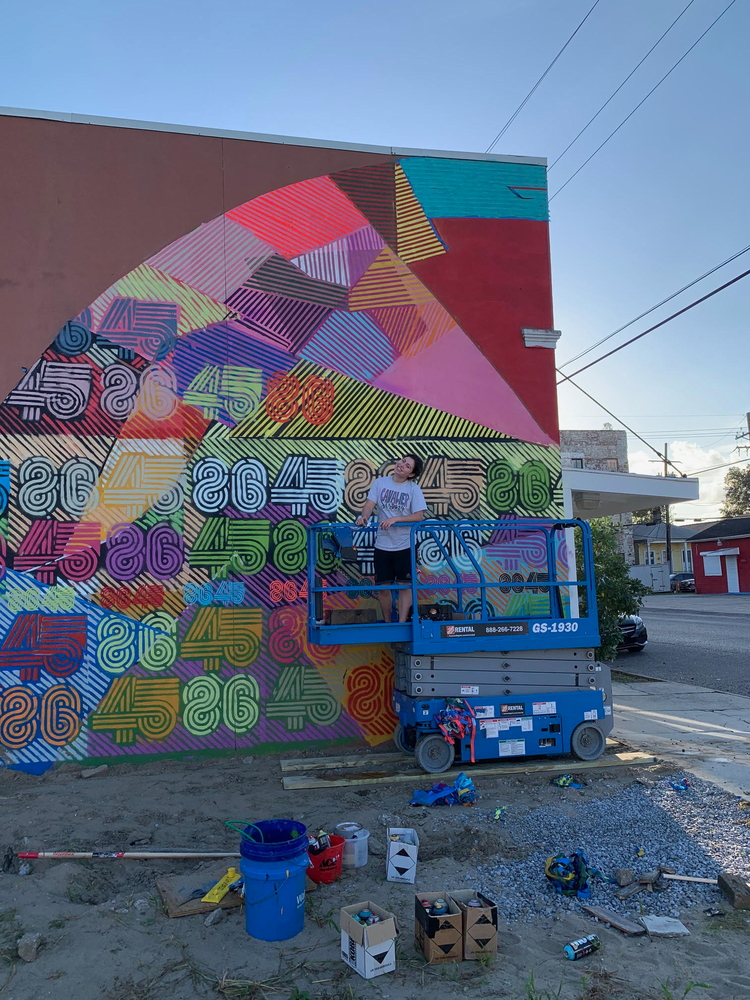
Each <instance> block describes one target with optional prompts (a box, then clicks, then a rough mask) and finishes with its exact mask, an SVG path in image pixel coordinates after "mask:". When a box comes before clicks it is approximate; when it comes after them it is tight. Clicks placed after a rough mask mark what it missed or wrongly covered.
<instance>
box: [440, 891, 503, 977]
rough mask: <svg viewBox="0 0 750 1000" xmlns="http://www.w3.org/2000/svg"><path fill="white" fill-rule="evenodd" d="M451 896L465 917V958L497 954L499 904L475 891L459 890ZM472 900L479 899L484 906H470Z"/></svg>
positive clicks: (463, 932) (463, 930) (463, 934)
mask: <svg viewBox="0 0 750 1000" xmlns="http://www.w3.org/2000/svg"><path fill="white" fill-rule="evenodd" d="M450 896H451V899H452V900H453V901H454V903H455V904H456V905H457V906H458V908H459V910H460V911H461V915H462V917H463V927H462V936H463V948H464V958H465V959H469V960H471V959H479V958H481V957H482V955H495V954H497V904H496V903H493V902H492V900H491V899H489V898H488V897H487V896H484V895H482V893H481V892H474V890H473V889H458V890H456V891H455V892H452V893H451V894H450ZM470 899H477V900H479V902H480V903H481V904H482V905H481V906H469V900H470Z"/></svg>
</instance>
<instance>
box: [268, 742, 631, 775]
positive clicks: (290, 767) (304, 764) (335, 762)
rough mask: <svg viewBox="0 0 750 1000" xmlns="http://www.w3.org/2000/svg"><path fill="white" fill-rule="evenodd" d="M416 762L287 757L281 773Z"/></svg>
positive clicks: (393, 756)
mask: <svg viewBox="0 0 750 1000" xmlns="http://www.w3.org/2000/svg"><path fill="white" fill-rule="evenodd" d="M624 745H625V744H624V743H622V742H621V741H620V740H613V739H611V737H609V736H608V737H607V746H608V747H621V746H624ZM413 761H414V757H413V756H409V755H408V754H405V753H400V752H395V753H378V754H369V755H366V754H350V755H347V756H346V757H287V758H286V759H285V760H282V761H281V771H282V773H283V774H289V773H291V772H293V771H333V770H336V771H338V770H342V769H344V768H348V767H359V766H360V765H363V764H366V765H369V766H370V767H373V766H378V765H379V764H381V763H382V764H388V765H389V767H390V766H391V765H392V764H409V763H412V762H413Z"/></svg>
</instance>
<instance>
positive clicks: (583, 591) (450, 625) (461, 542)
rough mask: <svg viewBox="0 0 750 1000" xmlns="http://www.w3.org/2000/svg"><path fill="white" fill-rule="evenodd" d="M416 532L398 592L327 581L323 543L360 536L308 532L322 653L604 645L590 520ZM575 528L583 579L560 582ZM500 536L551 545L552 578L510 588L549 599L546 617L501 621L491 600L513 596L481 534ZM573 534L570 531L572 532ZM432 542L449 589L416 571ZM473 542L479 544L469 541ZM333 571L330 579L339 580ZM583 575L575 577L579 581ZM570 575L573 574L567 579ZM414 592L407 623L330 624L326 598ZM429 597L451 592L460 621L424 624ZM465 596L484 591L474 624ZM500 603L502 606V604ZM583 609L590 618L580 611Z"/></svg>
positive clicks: (431, 526)
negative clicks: (422, 599) (568, 537)
mask: <svg viewBox="0 0 750 1000" xmlns="http://www.w3.org/2000/svg"><path fill="white" fill-rule="evenodd" d="M403 526H404V527H408V528H409V529H410V553H411V582H410V583H409V584H403V585H397V584H386V585H384V586H375V585H374V584H372V583H370V582H369V581H365V582H363V583H361V584H355V583H352V582H346V583H344V584H342V585H338V584H334V583H332V582H331V580H329V579H328V578H326V579H324V578H323V576H322V574H321V573H320V572H319V571H318V569H317V564H318V556H319V552H320V549H321V542H322V540H323V538H324V537H325V536H326V535H327V536H329V537H331V536H336V537H340V535H341V534H342V533H344V532H347V531H350V532H351V533H352V537H353V538H355V539H356V536H357V532H359V531H361V530H362V529H360V528H358V527H357V525H354V524H317V525H312V526H310V527H308V529H307V546H308V548H307V572H308V580H307V589H308V637H309V640H310V642H311V643H313V644H315V645H319V646H331V645H349V644H353V643H373V642H376V643H380V642H384V643H403V644H406V645H405V646H404V647H402V648H405V649H406V650H407V651H408V652H410V653H414V654H429V653H433V654H434V653H446V652H451V653H462V652H463V653H466V652H474V651H495V650H496V651H503V652H505V651H508V652H511V651H513V650H521V649H539V650H544V649H567V648H571V647H592V648H595V647H598V646H599V645H600V639H599V630H598V624H597V608H596V590H595V587H594V556H593V548H592V543H591V529H590V527H589V525H588V524H587V523H586V522H585V521H580V520H578V519H570V520H566V519H559V520H552V519H546V518H544V519H543V518H524V519H514V520H461V521H438V520H430V521H421V522H418V523H414V522H406V523H404V524H403ZM569 529H576V530H579V531H580V538H579V542H580V546H581V554H582V556H583V568H584V573H583V576H584V579H582V580H578V579H558V561H557V554H558V548H559V541H560V539H561V537H562V534H563V533H564V532H566V531H568V530H569ZM496 532H503V533H506V537H507V533H508V532H511V533H512V532H518V533H520V536H519V537H523V535H524V534H526V535H528V533H529V532H542V534H543V536H544V540H545V546H546V556H547V558H546V562H547V573H546V578H544V579H539V578H537V579H534V580H533V581H525V582H521V581H515V580H514V581H513V582H512V583H511V584H510V586H511V587H512V588H513V590H514V591H515V592H516V593H519V592H521V591H522V590H533V591H535V592H536V593H540V592H541V593H544V594H547V595H548V596H549V613H548V614H541V615H540V614H524V615H511V616H506V615H499V614H497V613H496V612H495V609H494V606H493V604H492V601H491V597H492V595H493V594H495V593H498V594H500V593H502V592H507V588H508V586H509V583H508V580H507V579H501V578H500V577H499V575H498V579H488V576H487V572H486V571H485V568H484V567H483V565H482V560H481V558H480V559H477V558H476V556H475V553H474V551H473V548H475V547H476V535H477V533H482V534H486V536H487V537H488V538H492V536H493V534H494V533H496ZM571 534H572V532H571ZM427 540H430V541H432V543H433V544H434V545H435V546H436V547H437V550H438V551H439V552H440V554H441V556H442V559H443V562H444V565H445V568H446V569H447V571H448V572H449V573H451V574H452V575H453V580H451V581H450V582H447V583H444V582H435V581H433V580H430V581H420V579H419V575H418V570H419V564H418V549H419V546H420V545H421V544H423V543H424V542H425V541H427ZM470 541H474V542H475V545H473V546H472V545H470V544H469V542H470ZM456 552H458V553H460V555H455V554H452V553H456ZM459 560H461V561H463V562H464V565H469V566H471V568H472V569H473V571H474V575H475V576H476V579H475V580H473V581H469V582H466V581H465V580H464V573H465V571H464V569H463V568H462V567H461V566H459V565H458V561H459ZM335 575H336V574H335V571H334V572H333V573H329V574H328V577H333V576H335ZM574 575H577V574H574ZM565 576H570V572H569V571H568V573H566V574H565ZM407 589H409V590H411V594H412V616H411V620H410V621H408V622H403V623H401V622H368V623H356V624H346V625H342V624H326V622H325V617H324V603H325V598H326V597H332V596H333V595H336V594H342V593H345V594H347V595H348V596H349V597H350V598H351V597H352V596H354V597H355V599H356V595H357V594H358V593H359V594H361V595H362V598H363V599H364V598H365V597H366V596H371V595H373V594H375V593H376V592H377V591H381V590H387V591H394V590H407ZM420 591H421V592H425V591H431V592H436V591H438V592H441V591H442V592H444V594H445V595H446V596H447V595H448V594H449V593H450V592H454V593H456V595H457V601H456V604H457V607H456V609H455V611H456V615H457V616H458V617H457V619H456V620H454V621H435V620H433V619H432V618H420V617H419V615H418V613H417V608H418V606H419V594H420ZM466 591H474V592H477V591H478V592H479V600H478V601H477V600H476V598H473V599H472V606H473V607H474V608H475V610H474V611H473V616H472V617H471V618H468V617H461V616H465V614H466V612H465V607H464V603H465V602H464V596H465V592H466ZM499 603H500V604H502V601H500V602H499ZM580 607H583V608H585V614H584V615H581V614H580V611H579V610H578V609H579V608H580Z"/></svg>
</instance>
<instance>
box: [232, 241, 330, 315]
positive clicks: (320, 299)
mask: <svg viewBox="0 0 750 1000" xmlns="http://www.w3.org/2000/svg"><path fill="white" fill-rule="evenodd" d="M245 287H246V288H259V289H260V290H261V291H262V292H271V293H273V294H274V295H286V296H287V297H288V298H290V299H302V300H303V301H304V302H317V303H318V305H323V306H332V307H334V308H340V307H341V306H345V305H346V296H347V291H346V288H344V287H342V286H341V285H338V284H333V283H332V282H330V281H320V280H318V279H316V278H311V277H310V276H309V275H307V274H305V273H304V271H302V270H300V268H298V267H296V266H295V265H294V264H292V263H291V261H288V260H287V259H286V258H285V257H279V256H278V255H277V254H274V256H273V257H269V259H268V260H267V261H265V263H263V264H262V265H261V266H260V267H259V268H258V270H257V271H256V272H255V274H254V275H253V276H252V278H250V279H249V280H248V281H246V282H245Z"/></svg>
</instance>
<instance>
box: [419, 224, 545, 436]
mask: <svg viewBox="0 0 750 1000" xmlns="http://www.w3.org/2000/svg"><path fill="white" fill-rule="evenodd" d="M431 221H432V223H433V225H434V226H435V228H436V229H437V231H438V234H439V236H440V238H441V239H442V240H444V242H445V244H446V246H447V247H448V248H449V249H450V253H448V254H445V255H443V256H436V257H430V258H428V259H427V260H423V261H417V262H414V263H413V264H412V265H411V267H412V269H413V270H414V272H415V273H416V274H417V275H418V276H419V278H420V279H421V280H422V281H423V282H424V283H425V285H427V287H428V288H430V289H431V290H432V291H435V292H437V291H438V290H439V293H440V301H441V302H442V303H443V305H444V306H445V307H446V309H448V311H449V312H450V313H451V315H452V316H453V317H454V318H455V319H456V321H457V322H458V324H459V325H460V326H461V328H462V329H463V330H464V332H465V333H466V334H467V335H468V336H469V337H471V339H472V340H473V341H474V343H475V344H476V345H477V346H478V347H479V349H480V350H481V351H482V353H483V354H484V356H485V357H486V358H488V359H489V360H490V361H491V362H492V364H493V365H494V366H495V368H496V369H497V370H498V371H499V372H500V374H501V375H502V376H503V378H504V379H506V381H507V382H508V383H509V384H510V385H511V386H512V387H513V389H514V390H515V392H516V393H517V394H518V396H519V397H520V399H521V400H522V402H523V403H524V404H525V405H526V406H527V407H528V409H529V411H530V412H531V414H532V415H533V416H534V417H535V419H536V420H537V421H538V423H539V424H540V426H541V427H542V428H543V429H544V430H545V431H546V432H547V433H548V434H549V436H550V437H551V438H552V439H553V440H554V441H559V438H560V432H559V424H558V415H557V392H556V389H555V352H554V351H553V350H550V349H549V348H546V347H526V346H525V345H524V342H523V336H522V335H521V330H522V328H524V327H530V328H532V329H539V330H549V329H552V326H553V314H552V277H551V274H550V256H549V254H550V250H549V227H548V225H547V223H546V222H532V221H528V220H525V219H432V220H431Z"/></svg>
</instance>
